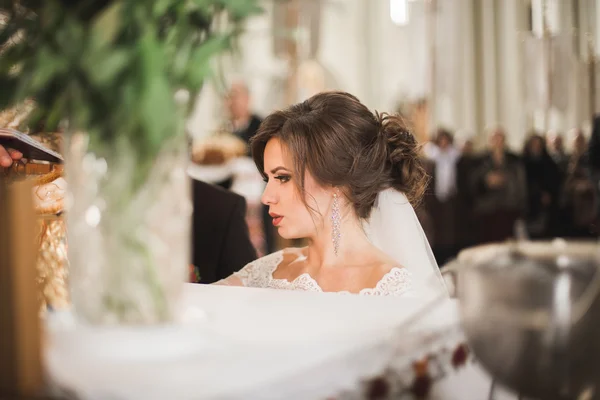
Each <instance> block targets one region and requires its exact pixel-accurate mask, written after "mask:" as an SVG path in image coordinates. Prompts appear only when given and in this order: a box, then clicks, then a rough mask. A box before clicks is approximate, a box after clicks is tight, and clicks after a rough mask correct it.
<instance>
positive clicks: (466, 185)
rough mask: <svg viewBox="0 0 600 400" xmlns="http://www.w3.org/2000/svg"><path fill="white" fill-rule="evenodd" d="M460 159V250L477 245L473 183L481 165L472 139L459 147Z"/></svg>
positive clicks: (458, 179) (458, 213)
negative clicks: (474, 227) (474, 175)
mask: <svg viewBox="0 0 600 400" xmlns="http://www.w3.org/2000/svg"><path fill="white" fill-rule="evenodd" d="M459 148H460V150H461V153H460V158H459V159H458V162H457V163H456V215H457V218H458V220H460V221H464V222H461V223H460V224H457V230H456V243H457V247H458V250H460V249H464V248H467V247H470V246H472V245H474V244H475V242H476V240H475V230H474V229H473V226H475V220H474V218H473V216H474V213H473V206H474V193H473V190H472V185H471V181H472V180H473V174H474V172H475V171H476V169H477V166H478V165H479V157H478V156H477V154H476V153H475V145H474V143H473V140H472V139H470V138H466V139H463V140H462V141H461V143H460V145H459Z"/></svg>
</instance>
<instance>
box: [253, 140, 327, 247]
mask: <svg viewBox="0 0 600 400" xmlns="http://www.w3.org/2000/svg"><path fill="white" fill-rule="evenodd" d="M293 166H294V164H293V160H292V158H291V156H290V154H289V151H287V148H286V147H285V146H283V145H282V144H281V142H280V141H279V140H278V139H276V138H273V139H271V140H269V142H268V143H267V146H266V147H265V152H264V168H265V171H264V173H265V175H266V176H267V186H266V188H265V191H264V192H263V195H262V202H263V203H264V204H265V205H267V206H269V215H270V216H271V218H272V222H273V225H274V226H275V227H276V228H277V230H278V232H279V234H280V235H281V236H282V237H283V238H285V239H297V238H308V237H314V236H316V235H317V234H318V232H319V230H320V229H321V228H322V227H323V222H324V219H323V216H325V215H328V212H329V208H330V206H331V202H332V192H331V191H330V190H326V189H325V188H323V187H322V186H320V185H319V184H317V183H316V182H315V180H314V179H313V177H312V176H311V175H310V174H309V173H308V171H307V172H306V173H305V176H304V184H305V185H304V186H305V192H306V193H305V194H304V196H303V195H302V194H301V193H299V191H298V188H297V184H298V182H296V181H295V179H299V178H298V177H296V176H294V172H293V171H294V168H293ZM303 197H304V199H306V204H305V202H304V201H303ZM307 205H308V207H307ZM309 207H310V208H311V209H312V210H309ZM311 211H312V212H311Z"/></svg>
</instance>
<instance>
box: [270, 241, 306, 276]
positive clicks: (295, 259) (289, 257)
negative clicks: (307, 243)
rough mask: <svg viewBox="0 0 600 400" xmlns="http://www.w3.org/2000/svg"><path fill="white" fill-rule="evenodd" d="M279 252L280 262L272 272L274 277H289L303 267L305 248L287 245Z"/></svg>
mask: <svg viewBox="0 0 600 400" xmlns="http://www.w3.org/2000/svg"><path fill="white" fill-rule="evenodd" d="M280 252H281V263H279V266H278V267H277V270H276V271H275V273H274V276H275V277H276V278H286V279H288V278H290V277H293V276H295V275H297V273H298V272H300V271H302V270H303V269H304V267H305V263H304V260H306V248H299V247H287V248H285V249H283V250H281V251H280Z"/></svg>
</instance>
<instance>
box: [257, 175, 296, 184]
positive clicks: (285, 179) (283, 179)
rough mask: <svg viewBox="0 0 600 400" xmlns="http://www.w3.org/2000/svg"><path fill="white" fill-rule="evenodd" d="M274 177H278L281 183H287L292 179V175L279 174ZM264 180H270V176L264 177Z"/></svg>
mask: <svg viewBox="0 0 600 400" xmlns="http://www.w3.org/2000/svg"><path fill="white" fill-rule="evenodd" d="M274 179H277V180H278V181H279V182H281V183H287V182H289V181H290V179H292V177H291V176H289V175H277V176H275V177H274ZM263 181H265V182H269V178H264V179H263Z"/></svg>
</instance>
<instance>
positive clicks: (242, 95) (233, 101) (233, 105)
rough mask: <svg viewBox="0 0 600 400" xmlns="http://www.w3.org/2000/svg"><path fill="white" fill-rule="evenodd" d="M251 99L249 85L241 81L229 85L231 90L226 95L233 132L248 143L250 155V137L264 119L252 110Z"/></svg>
mask: <svg viewBox="0 0 600 400" xmlns="http://www.w3.org/2000/svg"><path fill="white" fill-rule="evenodd" d="M250 100H251V99H250V90H249V89H248V86H247V85H246V84H245V83H244V82H239V81H238V82H234V83H233V84H232V85H231V86H230V87H229V92H228V93H227V96H226V97H225V104H226V106H227V110H228V112H229V118H230V122H231V126H232V128H233V133H234V134H235V135H236V136H238V137H239V138H240V139H242V140H243V141H244V142H246V144H248V156H250V146H249V143H250V139H251V138H252V136H254V135H255V134H256V132H257V131H258V127H259V126H260V123H261V121H262V119H261V118H260V117H259V116H258V115H256V114H254V113H253V112H252V110H251V108H250V103H251V101H250Z"/></svg>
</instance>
